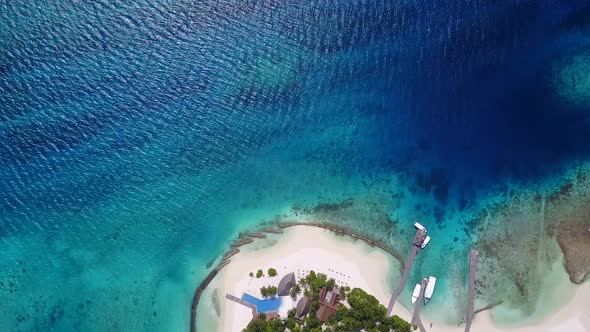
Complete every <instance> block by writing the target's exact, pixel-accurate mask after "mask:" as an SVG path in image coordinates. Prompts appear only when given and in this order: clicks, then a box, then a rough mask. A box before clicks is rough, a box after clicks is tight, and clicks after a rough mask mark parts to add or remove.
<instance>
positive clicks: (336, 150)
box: [0, 0, 590, 331]
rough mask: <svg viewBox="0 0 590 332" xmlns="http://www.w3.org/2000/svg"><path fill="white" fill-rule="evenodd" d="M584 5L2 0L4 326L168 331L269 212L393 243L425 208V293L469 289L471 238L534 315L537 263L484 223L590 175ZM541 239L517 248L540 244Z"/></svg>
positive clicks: (496, 286) (450, 295) (0, 323)
mask: <svg viewBox="0 0 590 332" xmlns="http://www.w3.org/2000/svg"><path fill="white" fill-rule="evenodd" d="M588 17H590V7H589V5H588V1H587V0H569V1H558V0H539V1H516V0H504V1H448V0H429V1H419V0H405V1H385V0H359V1H350V0H318V1H303V0H287V1H262V0H261V1H256V0H243V1H240V0H219V1H188V0H178V1H170V0H127V1H123V0H97V1H68V0H53V1H34V0H12V1H0V303H2V310H0V330H7V331H82V330H83V331H179V330H183V329H185V328H186V327H187V325H188V319H189V313H190V312H189V309H188V308H189V307H190V304H191V299H192V293H193V291H194V289H195V287H196V285H198V283H199V282H200V281H201V280H202V279H203V278H204V277H205V276H206V275H207V273H208V272H209V271H210V269H211V268H212V266H214V265H213V261H214V260H215V259H218V258H219V257H220V256H221V255H222V254H223V253H224V252H225V251H226V250H227V245H228V243H230V241H232V239H233V238H235V237H236V235H237V234H238V233H239V232H240V231H245V230H247V229H250V228H252V227H254V226H256V225H259V224H261V223H263V222H266V221H270V220H275V219H276V218H277V216H279V217H280V216H282V215H283V214H287V215H289V217H294V218H295V217H298V216H299V217H300V216H307V217H309V218H310V219H311V218H313V219H314V220H323V221H329V222H335V223H340V224H343V225H346V226H349V227H351V228H355V229H357V230H359V231H361V232H363V233H365V234H367V235H369V236H374V237H378V238H380V239H382V240H384V241H387V242H389V243H391V245H392V246H393V247H395V248H396V249H398V250H400V251H401V252H403V253H405V252H407V247H406V246H405V245H404V244H405V243H408V241H409V239H410V237H411V232H412V224H413V222H414V221H415V220H417V219H418V220H421V221H422V223H423V224H424V225H425V226H427V227H428V229H429V234H432V235H431V236H432V238H433V239H432V241H431V243H430V244H429V247H428V251H424V254H422V253H421V254H420V255H419V257H418V259H417V261H416V263H415V265H414V268H413V270H412V276H411V278H412V280H413V281H416V282H418V281H419V280H420V278H421V277H422V276H428V275H431V274H434V275H436V276H437V277H438V280H439V281H438V283H437V294H438V295H437V297H436V298H434V299H433V300H432V302H431V303H430V304H429V308H441V307H453V305H447V303H443V302H442V299H445V300H446V299H449V301H450V300H451V299H454V300H455V301H461V299H462V298H464V297H462V295H461V293H457V292H454V291H452V290H454V289H463V288H464V287H463V284H462V283H463V282H464V278H463V276H465V275H466V269H467V264H466V262H467V260H466V259H465V257H467V256H466V255H467V252H468V249H469V248H470V247H471V246H472V245H474V244H478V246H479V247H480V248H481V250H480V252H481V253H482V257H485V259H484V258H482V266H490V267H493V269H490V272H489V273H488V274H489V275H490V280H487V281H485V282H484V281H482V282H481V283H480V284H479V287H480V290H481V294H480V293H478V297H479V299H480V300H481V301H482V304H487V303H496V302H498V301H499V300H503V303H504V304H503V305H506V306H507V307H510V308H517V309H520V308H524V309H523V313H522V315H523V316H527V315H530V311H527V310H528V309H530V308H533V307H534V304H535V299H536V298H535V295H536V294H537V293H538V292H537V291H536V289H537V288H538V287H539V284H540V281H541V279H540V278H541V277H540V276H542V275H543V273H544V268H543V267H542V266H540V265H537V260H536V259H524V260H519V257H514V259H513V260H498V261H496V260H497V259H498V257H504V256H506V255H505V252H506V251H505V250H506V248H509V246H508V245H505V246H501V247H494V246H491V245H486V243H485V242H484V243H482V242H481V241H485V240H486V239H492V240H494V239H496V238H497V241H492V243H498V244H506V243H510V241H507V240H506V239H503V238H502V237H501V236H500V235H501V234H500V235H498V234H495V233H493V232H492V231H493V229H501V228H500V227H499V226H511V225H517V220H516V219H515V218H508V217H506V215H508V214H507V213H504V212H505V211H504V210H502V209H503V208H505V207H506V206H508V205H510V204H515V205H517V207H518V208H513V209H512V210H511V211H517V212H519V211H520V212H522V215H520V216H519V219H518V220H522V222H523V223H524V222H526V223H528V224H527V225H529V226H530V227H528V226H527V229H528V230H529V231H528V232H527V234H539V235H541V234H544V232H543V231H544V230H543V229H540V228H539V227H542V226H540V225H544V224H545V222H547V220H546V219H545V218H541V217H539V216H538V212H539V211H541V210H542V209H541V206H543V207H545V206H546V205H543V204H541V203H540V202H543V199H544V197H546V196H549V195H547V192H548V191H549V190H550V189H548V188H550V187H551V186H552V185H556V186H560V185H561V182H567V181H570V180H571V179H572V178H575V179H583V178H584V177H585V176H586V175H587V173H588V172H586V171H583V172H578V171H577V169H578V167H582V168H581V169H586V168H583V167H584V166H585V165H587V163H588V161H590V155H589V154H590V149H589V147H590V134H589V133H590V81H588V79H587V77H588V73H589V72H590V38H588V36H589V34H590V24H589V21H588ZM568 172H572V173H571V174H574V176H570V175H568V174H570V173H568ZM586 177H587V176H586ZM589 178H590V177H589ZM574 207H575V206H574ZM514 213H516V212H514ZM489 225H493V227H492V226H489ZM535 225H537V228H534V227H533V226H535ZM519 227H521V228H523V227H524V226H522V225H520V226H519ZM504 233H506V234H509V233H510V232H509V231H506V232H504ZM539 237H541V236H539ZM541 238H542V237H541ZM478 241H479V242H478ZM539 241H540V240H539V239H537V238H526V239H525V238H523V239H519V243H526V244H530V247H531V248H528V247H527V248H524V249H523V250H522V251H521V252H523V253H525V252H526V253H530V254H535V255H536V254H538V255H537V256H538V257H548V256H549V255H548V254H547V252H548V251H542V250H538V249H539V245H538V243H539ZM484 254H485V255H484ZM537 256H535V257H537ZM539 259H540V258H539ZM551 259H553V260H555V261H557V260H559V259H561V257H551ZM514 266H523V267H525V268H526V269H525V270H519V271H513V269H512V268H513V267H514ZM531 271H534V275H533V274H531V273H532V272H531ZM522 280H526V282H522ZM412 285H413V283H412V282H408V290H407V291H408V292H409V291H410V290H411V289H410V288H411V287H412ZM527 287H528V288H527ZM403 298H404V299H406V300H402V301H406V304H408V303H409V301H408V300H407V299H409V296H404V297H403ZM438 299H440V301H441V302H439V303H438V304H437V301H438ZM454 307H456V308H460V307H461V305H460V304H457V305H456V306H454ZM426 310H430V309H428V308H427V309H426ZM457 314H458V315H459V314H460V313H457ZM455 318H456V319H455ZM453 319H455V320H456V321H460V320H461V319H462V317H453Z"/></svg>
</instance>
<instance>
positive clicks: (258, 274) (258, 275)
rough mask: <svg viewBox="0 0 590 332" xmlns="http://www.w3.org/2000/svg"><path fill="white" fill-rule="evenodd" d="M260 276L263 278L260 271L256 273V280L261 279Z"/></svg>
mask: <svg viewBox="0 0 590 332" xmlns="http://www.w3.org/2000/svg"><path fill="white" fill-rule="evenodd" d="M262 276H263V273H262V270H258V271H256V278H262Z"/></svg>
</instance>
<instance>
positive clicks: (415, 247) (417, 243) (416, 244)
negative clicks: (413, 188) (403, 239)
mask: <svg viewBox="0 0 590 332" xmlns="http://www.w3.org/2000/svg"><path fill="white" fill-rule="evenodd" d="M425 237H426V231H424V230H422V229H418V230H417V231H416V235H414V240H413V241H412V250H411V251H410V256H409V257H408V261H407V262H406V264H405V266H404V270H403V272H402V278H401V280H400V282H399V285H398V286H397V289H396V290H395V292H393V294H391V299H390V300H389V306H387V316H391V312H392V311H393V306H394V305H395V301H397V298H398V296H399V295H400V294H401V292H402V291H403V290H404V287H405V286H406V282H407V281H408V277H409V276H410V270H411V269H412V265H413V264H414V258H416V255H417V254H418V252H420V249H421V246H422V242H424V238H425Z"/></svg>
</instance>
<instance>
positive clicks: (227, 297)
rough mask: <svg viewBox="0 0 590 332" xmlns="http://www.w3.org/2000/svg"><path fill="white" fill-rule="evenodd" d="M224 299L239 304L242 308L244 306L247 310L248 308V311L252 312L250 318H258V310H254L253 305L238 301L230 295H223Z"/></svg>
mask: <svg viewBox="0 0 590 332" xmlns="http://www.w3.org/2000/svg"><path fill="white" fill-rule="evenodd" d="M225 298H226V299H228V300H230V301H233V302H235V303H237V304H241V305H243V306H245V307H247V308H250V310H252V318H256V317H258V310H257V309H256V305H254V304H252V303H250V302H247V301H244V300H242V299H240V298H238V297H235V296H233V295H231V294H225Z"/></svg>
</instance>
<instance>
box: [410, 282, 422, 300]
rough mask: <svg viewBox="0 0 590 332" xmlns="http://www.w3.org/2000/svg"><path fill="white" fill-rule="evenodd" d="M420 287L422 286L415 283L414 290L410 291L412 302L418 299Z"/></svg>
mask: <svg viewBox="0 0 590 332" xmlns="http://www.w3.org/2000/svg"><path fill="white" fill-rule="evenodd" d="M421 289H422V286H421V285H420V284H416V286H414V291H413V292H412V304H414V303H416V301H418V297H420V290H421Z"/></svg>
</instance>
